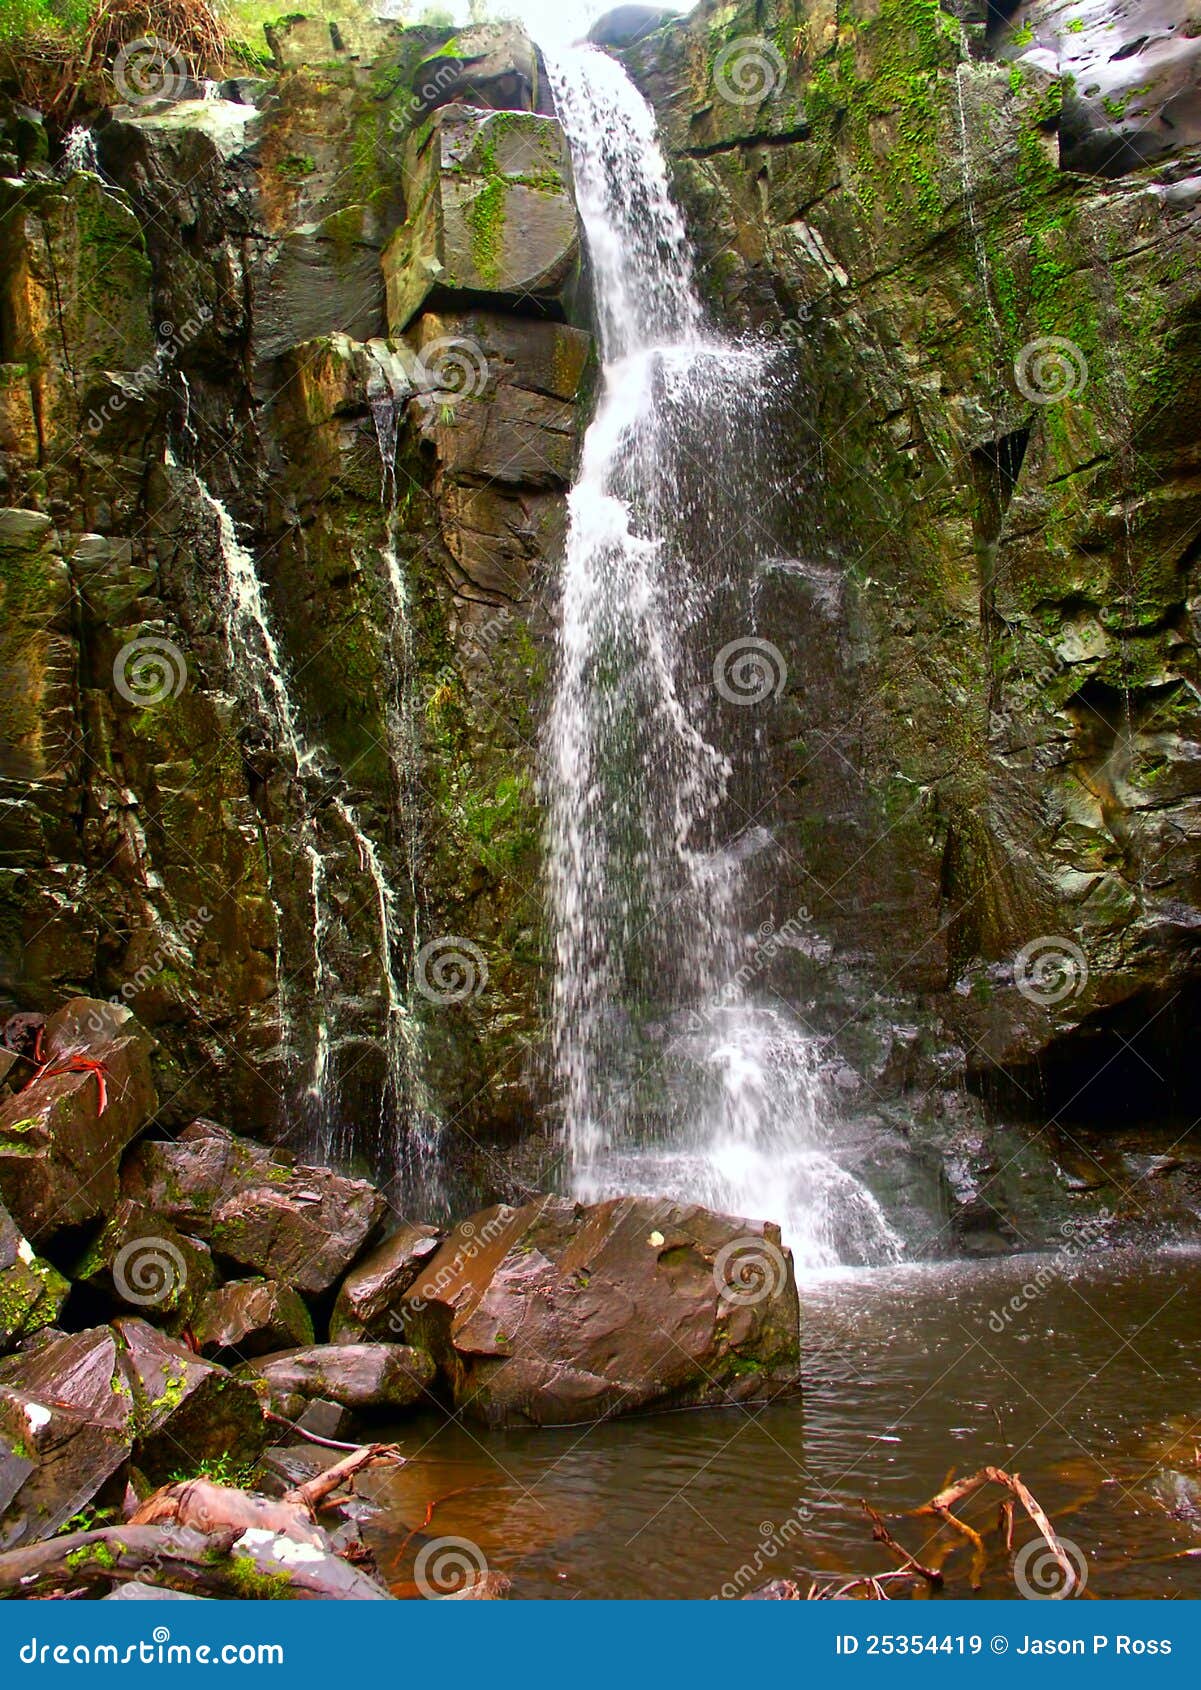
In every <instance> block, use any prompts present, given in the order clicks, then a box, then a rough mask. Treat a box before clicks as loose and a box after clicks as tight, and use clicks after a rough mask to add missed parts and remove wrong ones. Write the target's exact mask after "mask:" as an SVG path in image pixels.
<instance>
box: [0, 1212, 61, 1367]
mask: <svg viewBox="0 0 1201 1690" xmlns="http://www.w3.org/2000/svg"><path fill="white" fill-rule="evenodd" d="M70 1289H71V1287H70V1285H69V1283H68V1282H67V1280H65V1279H64V1278H63V1276H62V1274H61V1273H59V1272H58V1271H57V1269H55V1268H53V1267H51V1266H50V1264H49V1262H44V1261H42V1260H41V1259H40V1257H38V1256H36V1255H35V1254H34V1252H33V1250H32V1248H31V1247H30V1244H29V1241H28V1240H27V1239H25V1238H23V1237H22V1236H21V1232H20V1229H19V1228H18V1226H17V1225H16V1223H15V1222H14V1220H13V1218H12V1216H11V1215H10V1214H9V1212H8V1210H7V1209H5V1208H4V1206H3V1205H2V1204H0V1355H3V1354H5V1353H6V1352H7V1351H8V1350H11V1349H14V1348H15V1347H16V1345H17V1344H19V1343H20V1342H21V1341H22V1340H23V1339H25V1338H29V1337H32V1335H33V1334H34V1333H35V1332H38V1331H40V1330H41V1329H42V1327H44V1326H53V1324H54V1322H55V1321H56V1320H57V1318H58V1316H59V1314H60V1313H61V1311H62V1307H63V1304H64V1303H65V1302H66V1300H67V1295H68V1293H69V1291H70Z"/></svg>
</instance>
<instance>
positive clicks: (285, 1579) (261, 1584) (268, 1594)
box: [229, 1555, 296, 1602]
mask: <svg viewBox="0 0 1201 1690" xmlns="http://www.w3.org/2000/svg"><path fill="white" fill-rule="evenodd" d="M229 1571H230V1578H231V1579H232V1581H233V1584H234V1586H235V1587H236V1589H237V1591H238V1594H239V1596H241V1597H242V1598H243V1599H244V1600H245V1601H250V1602H279V1601H286V1600H287V1599H289V1598H290V1597H294V1596H295V1594H296V1592H295V1590H294V1589H293V1588H292V1578H291V1574H290V1573H289V1572H288V1570H287V1568H286V1567H278V1568H276V1567H272V1568H270V1569H268V1568H265V1567H259V1566H258V1565H256V1563H255V1562H254V1561H252V1560H251V1558H250V1556H249V1555H232V1556H230V1560H229Z"/></svg>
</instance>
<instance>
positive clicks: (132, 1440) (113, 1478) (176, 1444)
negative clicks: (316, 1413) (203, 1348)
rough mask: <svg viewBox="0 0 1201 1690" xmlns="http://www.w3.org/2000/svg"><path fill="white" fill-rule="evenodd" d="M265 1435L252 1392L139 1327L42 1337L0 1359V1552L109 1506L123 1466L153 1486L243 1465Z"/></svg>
mask: <svg viewBox="0 0 1201 1690" xmlns="http://www.w3.org/2000/svg"><path fill="white" fill-rule="evenodd" d="M266 1435H267V1434H266V1426H265V1424H264V1422H263V1418H262V1412H261V1409H260V1406H259V1398H258V1395H257V1393H256V1392H255V1390H254V1389H253V1388H251V1387H250V1386H248V1385H246V1384H244V1383H242V1382H241V1381H239V1380H237V1379H235V1378H234V1377H233V1376H232V1375H231V1374H229V1373H227V1372H226V1371H225V1370H224V1368H219V1367H216V1366H214V1365H213V1363H211V1362H207V1361H201V1360H200V1358H199V1357H197V1356H195V1355H193V1354H192V1352H191V1351H190V1350H189V1349H187V1348H186V1347H185V1346H184V1345H183V1344H180V1343H178V1342H176V1340H175V1339H173V1338H168V1337H167V1336H165V1335H164V1334H163V1333H161V1332H156V1331H155V1330H154V1328H153V1327H151V1326H148V1325H147V1324H146V1322H145V1321H142V1320H137V1319H123V1320H120V1321H118V1322H117V1323H116V1324H115V1325H113V1326H97V1327H90V1328H88V1329H87V1330H86V1331H83V1332H76V1333H72V1334H70V1335H69V1336H68V1335H64V1334H58V1335H56V1336H48V1337H47V1338H45V1339H44V1340H42V1341H40V1342H38V1343H35V1344H34V1345H33V1346H32V1347H30V1348H28V1349H27V1350H25V1351H23V1352H21V1353H19V1354H17V1355H14V1356H10V1357H9V1358H8V1359H7V1360H6V1361H2V1362H0V1440H2V1441H3V1443H4V1444H6V1445H7V1446H8V1450H9V1452H10V1453H9V1455H8V1458H7V1460H6V1462H5V1469H4V1471H5V1480H4V1484H3V1487H2V1488H0V1543H3V1545H4V1546H5V1547H10V1546H11V1545H13V1544H16V1543H21V1542H25V1541H28V1540H31V1539H37V1538H41V1537H49V1536H51V1535H52V1534H53V1533H54V1532H55V1531H57V1530H58V1529H59V1528H60V1527H62V1526H63V1525H64V1524H65V1523H66V1521H67V1520H69V1519H71V1517H72V1516H73V1515H75V1514H77V1513H79V1512H80V1511H81V1510H83V1509H85V1508H86V1507H87V1506H88V1505H90V1504H92V1503H94V1502H96V1501H97V1499H99V1498H101V1495H102V1493H103V1494H104V1497H105V1498H107V1497H108V1496H109V1495H110V1493H111V1492H112V1490H113V1484H114V1483H117V1482H119V1479H120V1474H121V1472H122V1470H123V1469H124V1466H125V1463H126V1462H127V1461H128V1460H129V1459H131V1458H132V1459H133V1460H135V1461H136V1463H137V1465H138V1467H139V1469H140V1470H141V1471H142V1472H143V1473H145V1474H146V1476H147V1477H148V1478H150V1479H151V1480H152V1482H155V1483H161V1482H162V1481H164V1480H165V1479H167V1478H168V1477H169V1476H170V1475H171V1474H172V1473H173V1472H175V1471H176V1470H178V1469H179V1468H180V1467H181V1466H184V1467H186V1468H188V1469H194V1468H195V1467H197V1466H199V1465H201V1464H203V1462H205V1461H206V1460H217V1459H220V1458H222V1457H225V1458H227V1459H228V1460H230V1461H232V1462H234V1463H238V1462H245V1461H247V1460H250V1459H253V1458H254V1457H255V1456H256V1455H257V1454H258V1453H259V1452H260V1450H261V1449H262V1447H263V1444H264V1443H265V1441H266ZM114 1500H116V1501H119V1500H120V1498H119V1496H115V1497H114Z"/></svg>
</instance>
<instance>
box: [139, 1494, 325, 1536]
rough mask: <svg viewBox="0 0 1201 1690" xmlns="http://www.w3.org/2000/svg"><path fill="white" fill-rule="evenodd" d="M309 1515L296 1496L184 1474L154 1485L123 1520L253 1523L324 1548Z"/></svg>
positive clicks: (233, 1527)
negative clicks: (257, 1492)
mask: <svg viewBox="0 0 1201 1690" xmlns="http://www.w3.org/2000/svg"><path fill="white" fill-rule="evenodd" d="M312 1518H313V1517H312V1513H311V1512H310V1510H309V1509H307V1508H306V1507H304V1506H303V1504H301V1503H298V1502H289V1501H283V1502H276V1501H273V1500H272V1499H271V1498H270V1497H267V1496H254V1495H252V1494H251V1493H250V1492H249V1491H244V1490H235V1489H233V1488H232V1487H231V1486H229V1485H215V1484H213V1483H212V1482H211V1481H210V1480H208V1479H189V1480H188V1481H187V1482H186V1483H185V1484H180V1485H164V1486H163V1487H162V1488H161V1489H160V1490H156V1491H155V1492H154V1494H153V1495H152V1496H148V1497H147V1498H146V1500H145V1502H143V1503H142V1504H141V1506H140V1507H139V1508H137V1509H136V1510H135V1511H134V1513H133V1514H132V1515H131V1516H130V1521H129V1523H130V1525H132V1526H191V1527H192V1528H193V1529H194V1530H195V1531H198V1532H206V1533H208V1534H209V1535H210V1536H212V1535H214V1534H218V1535H219V1534H220V1533H222V1532H229V1531H235V1532H244V1531H246V1530H248V1529H250V1528H257V1529H259V1530H261V1531H268V1532H275V1533H277V1534H279V1535H282V1536H284V1537H290V1538H292V1539H293V1540H294V1541H295V1542H297V1543H312V1544H316V1545H317V1546H318V1548H321V1549H328V1548H329V1540H328V1539H327V1538H326V1536H325V1533H324V1532H323V1531H321V1529H320V1528H319V1527H318V1526H315V1525H313V1523H312Z"/></svg>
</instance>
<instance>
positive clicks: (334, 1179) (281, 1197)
mask: <svg viewBox="0 0 1201 1690" xmlns="http://www.w3.org/2000/svg"><path fill="white" fill-rule="evenodd" d="M121 1187H122V1190H123V1192H124V1193H125V1195H126V1196H127V1197H132V1198H135V1199H137V1200H138V1201H139V1202H142V1203H145V1204H146V1205H147V1206H148V1207H149V1208H151V1209H153V1210H154V1211H155V1213H156V1214H159V1215H165V1216H166V1217H167V1218H168V1219H169V1220H171V1221H173V1222H174V1223H175V1224H176V1225H177V1226H179V1227H180V1228H182V1229H183V1230H184V1231H187V1232H192V1233H195V1234H196V1235H197V1237H199V1238H203V1239H206V1240H207V1241H208V1243H210V1244H211V1245H212V1248H213V1250H214V1251H215V1252H216V1253H217V1254H219V1255H222V1256H225V1257H227V1258H228V1259H229V1260H230V1261H234V1262H237V1263H239V1264H240V1265H241V1266H243V1267H248V1268H254V1269H256V1270H257V1271H258V1272H260V1273H264V1274H268V1275H270V1276H271V1277H272V1278H277V1279H280V1280H284V1281H286V1282H287V1283H289V1284H291V1285H294V1286H296V1287H297V1289H298V1290H301V1291H324V1290H325V1289H326V1288H327V1286H330V1285H332V1284H333V1283H334V1281H335V1280H336V1279H338V1278H339V1277H340V1276H341V1275H342V1274H344V1273H345V1272H346V1270H347V1268H348V1267H349V1266H350V1264H351V1263H352V1262H353V1261H354V1260H355V1258H356V1257H357V1256H358V1254H359V1252H360V1250H361V1249H362V1248H363V1246H364V1244H366V1243H367V1241H368V1240H369V1238H370V1236H371V1234H372V1233H373V1232H374V1230H375V1228H376V1225H377V1224H378V1222H379V1221H380V1219H381V1218H382V1216H383V1212H384V1208H385V1203H384V1199H383V1197H381V1195H380V1194H379V1192H378V1191H376V1189H375V1187H374V1186H372V1185H369V1184H368V1183H367V1181H366V1180H358V1179H346V1178H345V1177H344V1176H343V1175H341V1174H336V1173H334V1172H333V1171H332V1169H330V1168H311V1167H307V1166H304V1165H303V1164H294V1163H293V1162H292V1161H291V1160H290V1159H289V1158H287V1157H286V1155H285V1154H284V1153H283V1152H280V1151H271V1150H267V1149H264V1147H263V1146H262V1145H259V1144H252V1143H250V1142H249V1140H247V1139H241V1138H237V1137H236V1136H235V1135H234V1134H233V1133H231V1132H227V1131H226V1130H225V1128H224V1127H219V1126H217V1125H215V1124H214V1123H213V1122H212V1121H193V1122H192V1124H191V1125H190V1126H188V1127H185V1128H184V1130H183V1132H182V1133H181V1134H180V1135H179V1138H178V1139H176V1140H174V1141H173V1142H165V1141H164V1142H157V1141H156V1142H152V1143H147V1144H142V1145H139V1146H138V1148H137V1150H135V1151H134V1153H133V1155H132V1156H130V1157H129V1159H128V1161H127V1162H126V1165H125V1167H124V1169H123V1171H122V1175H121Z"/></svg>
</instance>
